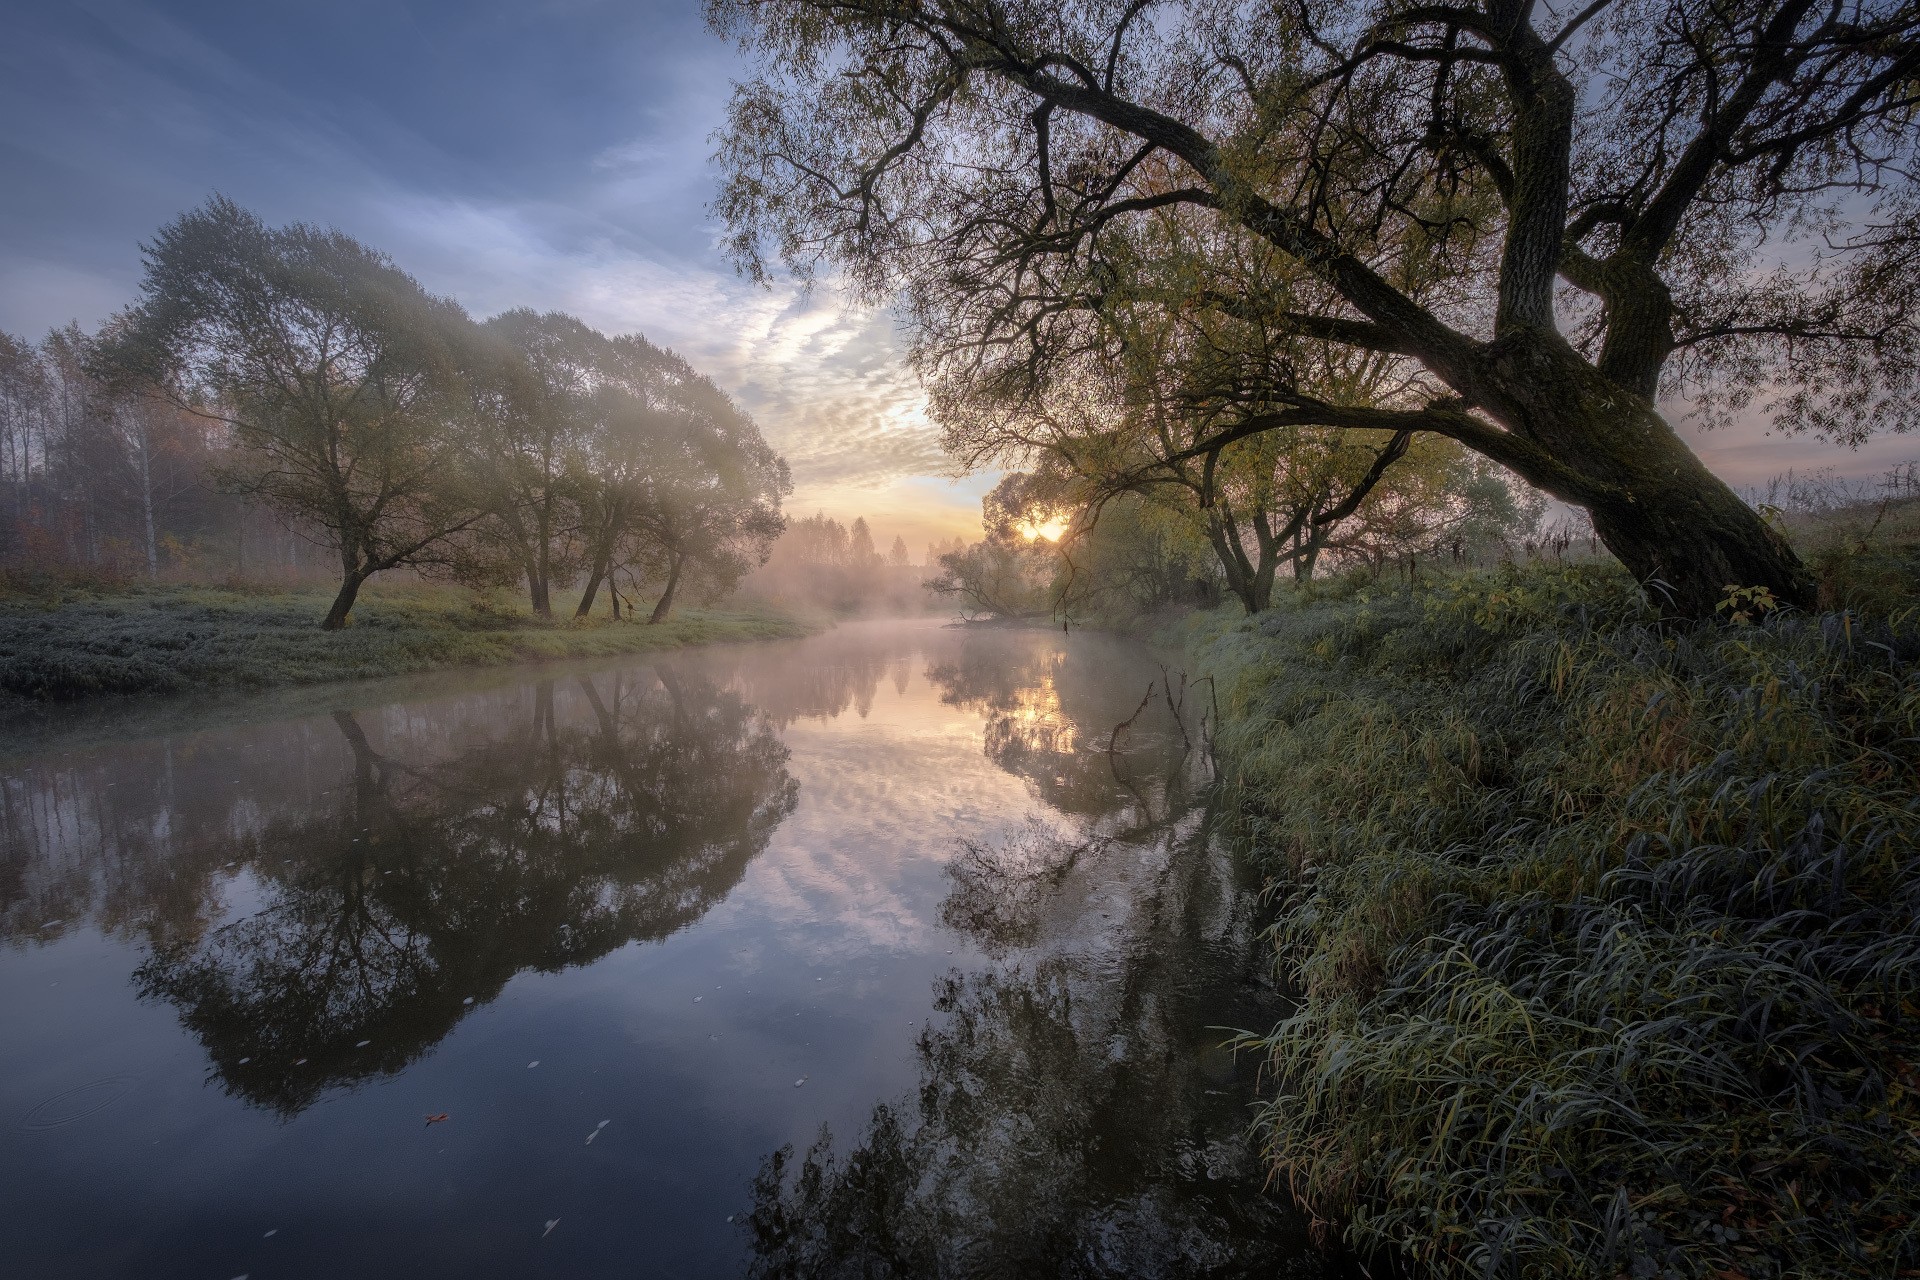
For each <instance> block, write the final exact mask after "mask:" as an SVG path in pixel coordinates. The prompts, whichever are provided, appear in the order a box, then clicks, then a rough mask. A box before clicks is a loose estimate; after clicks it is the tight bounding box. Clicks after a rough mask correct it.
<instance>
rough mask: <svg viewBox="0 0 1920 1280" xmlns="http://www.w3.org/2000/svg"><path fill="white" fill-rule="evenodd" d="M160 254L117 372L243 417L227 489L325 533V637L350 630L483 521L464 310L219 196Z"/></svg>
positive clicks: (116, 341)
mask: <svg viewBox="0 0 1920 1280" xmlns="http://www.w3.org/2000/svg"><path fill="white" fill-rule="evenodd" d="M145 257H146V275H145V278H144V279H143V280H142V282H141V291H142V296H141V300H140V302H139V304H138V305H137V306H136V307H135V308H134V309H133V310H132V311H131V312H130V313H129V314H128V316H127V317H126V319H125V322H124V323H123V324H120V325H117V326H116V330H115V333H114V334H113V336H112V338H111V339H110V340H109V341H107V342H105V343H103V344H102V350H101V353H100V356H99V361H100V364H101V366H102V368H103V369H105V370H108V371H110V372H111V373H112V374H113V375H114V376H116V377H131V378H135V379H140V380H144V381H145V382H146V383H147V384H148V385H151V386H154V387H158V388H161V389H162V390H163V391H164V393H165V394H167V395H169V396H170V397H171V398H172V399H173V400H174V402H175V403H176V404H178V405H180V406H181V407H182V408H185V409H187V410H189V411H191V412H194V413H197V414H201V415H204V416H207V417H213V418H217V419H219V420H221V421H223V422H225V423H226V424H227V425H228V426H229V427H230V428H231V429H232V432H233V437H234V441H235V443H236V444H237V445H238V446H239V447H240V451H241V456H242V457H243V458H244V459H245V461H243V462H242V463H240V464H239V465H236V466H235V467H233V468H231V469H230V470H229V472H228V473H227V474H226V475H225V477H224V478H225V479H226V480H227V481H228V482H229V483H231V484H232V485H233V486H234V487H236V488H238V489H240V490H242V491H244V492H246V493H248V494H250V495H252V496H255V497H257V498H259V499H261V500H263V501H265V502H266V503H267V504H268V505H269V506H272V507H274V508H276V509H278V510H280V511H282V512H284V513H285V514H287V515H289V516H292V517H294V518H296V519H299V520H301V521H303V522H308V523H310V524H311V525H312V526H314V527H317V528H319V529H320V530H322V531H324V534H325V536H326V537H327V539H328V541H329V542H330V543H331V544H332V546H333V548H334V550H335V551H336V552H337V553H338V555H339V557H340V574H341V578H340V590H339V593H338V594H337V595H336V596H335V597H334V601H333V604H332V606H331V607H330V608H329V609H328V610H327V615H326V618H325V619H324V621H322V623H321V626H322V627H325V628H327V629H329V630H332V629H336V628H339V627H343V626H345V625H346V623H347V617H348V615H349V613H350V612H351V611H352V609H353V604H354V600H355V598H356V597H357V596H358V594H359V591H360V588H361V586H362V585H363V584H364V583H365V582H366V580H367V579H368V578H370V577H372V576H373V575H374V574H376V573H379V572H381V571H382V570H385V569H394V568H399V567H401V566H416V567H424V566H431V565H433V564H435V563H437V562H439V561H441V560H442V559H443V558H444V557H445V554H446V552H447V549H448V542H449V539H451V538H452V537H453V535H454V534H456V533H458V532H460V531H461V530H463V529H465V528H467V527H468V526H470V525H472V524H473V523H474V522H475V521H477V520H479V519H480V518H481V516H482V514H483V509H482V507H481V506H480V504H479V502H478V499H477V496H476V495H475V493H474V491H473V489H472V487H471V486H470V485H469V484H467V483H466V477H467V476H468V474H469V467H468V465H467V462H468V458H469V457H470V456H471V451H470V445H471V442H470V441H469V440H467V439H466V438H465V437H464V435H463V433H462V430H461V426H462V424H463V423H464V422H466V418H465V417H464V416H463V414H464V406H463V404H462V399H463V397H462V389H461V388H462V377H463V372H464V370H465V367H466V365H467V364H468V362H469V357H470V355H471V353H472V348H471V338H472V323H471V321H469V320H468V319H467V317H466V314H465V313H464V312H462V311H461V310H460V308H459V307H458V306H457V305H455V304H454V303H452V302H449V301H447V300H445V299H442V298H436V297H433V296H431V295H429V294H428V293H427V292H426V291H424V290H423V289H421V287H420V286H419V284H417V283H416V282H415V281H414V280H413V278H412V277H411V276H408V275H407V274H406V273H404V272H402V271H401V270H400V269H399V268H397V267H395V266H394V265H393V264H392V263H391V262H390V261H388V259H387V258H386V257H385V256H384V255H382V254H380V253H377V252H375V251H374V250H372V249H369V248H367V247H366V246H365V245H362V244H360V243H358V242H357V241H355V240H353V239H351V238H349V237H347V236H345V235H342V234H340V233H339V232H337V231H329V230H324V229H322V228H318V227H312V226H308V225H306V224H304V223H295V224H293V225H291V226H286V227H269V226H267V225H266V224H265V223H263V222H262V221H261V220H260V219H259V218H257V217H255V216H254V215H253V214H251V213H248V212H247V211H246V210H244V209H242V208H240V207H239V206H238V205H236V204H234V203H233V202H232V201H230V200H227V199H226V198H224V197H218V196H216V197H215V198H214V199H212V200H210V201H208V202H207V204H206V205H205V206H203V207H202V208H199V209H196V210H194V211H192V212H190V213H186V214H183V215H181V216H180V217H179V218H177V219H176V220H174V221H173V222H172V223H169V224H168V225H167V226H165V227H163V228H161V230H160V232H159V234H158V235H156V236H155V237H154V241H153V243H152V244H151V245H148V246H147V247H146V249H145Z"/></svg>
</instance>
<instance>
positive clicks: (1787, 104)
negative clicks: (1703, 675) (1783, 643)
mask: <svg viewBox="0 0 1920 1280" xmlns="http://www.w3.org/2000/svg"><path fill="white" fill-rule="evenodd" d="M710 13H711V15H712V18H713V21H714V22H715V24H716V25H717V26H718V27H720V28H721V29H722V30H725V31H728V32H731V33H734V34H736V35H738V36H739V37H740V38H741V39H742V41H743V42H744V43H745V44H747V45H748V46H749V47H750V48H751V49H752V50H754V51H755V52H757V53H758V54H759V55H761V57H762V64H761V76H760V78H759V79H757V80H755V81H753V82H751V83H749V84H746V85H743V86H742V87H741V88H740V89H739V90H738V91H737V92H736V95H735V98H734V102H733V105H732V109H731V120H730V125H729V128H728V131H727V133H726V136H725V137H724V139H723V141H722V144H721V159H722V162H723V164H724V166H725V168H726V171H727V180H726V186H725V189H724V191H723V194H722V197H721V200H720V209H721V211H722V213H723V214H724V215H725V216H726V218H727V220H728V223H729V226H730V228H731V235H732V240H731V243H732V248H733V250H734V252H735V254H736V256H737V258H738V259H739V260H740V261H741V262H742V264H743V265H745V266H746V267H747V268H748V269H749V270H751V271H754V272H756V273H758V272H761V271H763V270H764V263H765V255H766V254H767V253H769V252H777V253H779V254H780V255H782V256H783V257H785V258H786V259H787V260H788V261H789V262H791V263H793V264H795V265H796V266H798V267H800V268H802V269H806V268H807V267H809V266H811V265H812V264H814V263H816V262H819V261H823V260H824V261H828V262H831V263H834V264H836V265H837V266H839V267H841V268H844V269H845V270H846V271H847V272H848V273H849V275H850V277H851V278H852V279H853V280H854V281H855V282H856V283H857V284H858V285H860V286H861V287H863V288H864V289H865V290H866V292H867V293H868V294H869V295H871V296H874V297H894V296H903V297H904V298H905V300H906V302H907V304H908V306H909V308H910V309H911V311H912V313H913V315H914V317H915V319H916V321H917V322H918V326H919V333H918V345H917V355H918V358H919V360H920V362H921V364H922V366H923V367H924V368H925V369H926V370H927V371H928V372H929V373H931V374H932V375H933V376H934V377H935V378H936V379H937V378H941V377H947V376H962V375H967V376H971V375H972V374H973V373H976V372H978V371H980V370H986V371H988V372H992V371H994V370H996V369H1001V368H1009V367H1012V366H1015V365H1020V364H1026V363H1028V362H1030V361H1033V362H1038V363H1039V364H1040V365H1041V366H1042V367H1043V368H1046V367H1054V366H1056V365H1057V364H1058V363H1059V362H1061V361H1064V360H1067V359H1068V358H1070V357H1071V356H1073V355H1074V354H1075V353H1077V352H1079V351H1080V350H1082V349H1083V347H1084V341H1083V340H1084V336H1085V331H1086V328H1087V326H1088V323H1089V321H1088V316H1089V314H1090V313H1092V312H1095V311H1098V310H1099V309H1100V308H1102V307H1105V306H1106V305H1108V302H1109V299H1110V296H1111V295H1112V294H1113V293H1114V292H1115V291H1116V290H1121V291H1124V290H1125V288H1126V287H1127V286H1128V285H1129V283H1131V282H1132V281H1133V280H1134V279H1135V278H1136V270H1137V267H1138V263H1137V262H1136V261H1134V260H1133V259H1131V258H1130V257H1129V256H1128V254H1127V252H1126V233H1127V230H1128V228H1130V227H1132V226H1135V225H1137V224H1138V223H1139V222H1140V221H1141V220H1143V219H1146V218H1150V217H1153V216H1155V214H1156V213H1157V212H1160V211H1170V210H1171V211H1177V212H1178V214H1179V216H1180V217H1181V219H1182V220H1183V225H1184V226H1187V227H1190V228H1191V229H1192V231H1193V233H1194V234H1196V235H1199V236H1202V237H1204V238H1206V239H1208V240H1209V241H1210V242H1212V243H1216V244H1218V245H1219V246H1220V247H1221V251H1222V252H1235V251H1239V250H1243V249H1245V250H1249V251H1258V252H1262V253H1267V252H1270V253H1273V254H1276V255H1278V256H1279V257H1281V258H1283V259H1285V260H1286V261H1287V262H1289V263H1291V264H1292V265H1293V266H1294V267H1295V268H1296V270H1293V271H1289V272H1286V273H1282V274H1281V275H1280V276H1279V277H1278V278H1277V281H1276V284H1277V286H1278V287H1275V288H1273V289H1271V290H1268V291H1263V292H1260V293H1257V294H1238V295H1235V296H1230V297H1225V298H1217V297H1209V296H1207V295H1206V294H1204V293H1202V292H1199V291H1194V292H1191V293H1190V294H1189V295H1188V296H1186V297H1184V298H1181V299H1178V300H1177V301H1178V304H1179V305H1182V306H1189V307H1194V308H1203V309H1210V308H1225V309H1232V310H1237V311H1240V312H1243V313H1245V314H1249V315H1254V316H1258V317H1260V318H1261V319H1262V320H1263V321H1264V322H1267V323H1271V324H1273V325H1275V326H1278V327H1281V328H1284V329H1285V330H1287V331H1288V332H1290V333H1291V334H1293V335H1295V336H1297V337H1299V338H1300V339H1302V340H1306V341H1310V342H1317V343H1322V344H1327V345H1329V346H1334V347H1339V348H1344V349H1349V350H1354V351H1359V352H1363V353H1370V354H1373V355H1377V356H1380V357H1383V358H1387V359H1390V360H1392V361H1394V362H1396V367H1397V368H1398V369H1400V370H1401V371H1402V373H1403V381H1404V386H1403V389H1402V390H1401V391H1400V393H1399V394H1398V395H1397V396H1396V397H1395V398H1394V399H1393V401H1392V402H1391V403H1386V404H1380V405H1366V406H1356V405H1343V404H1338V403H1333V402H1329V401H1327V400H1325V399H1322V398H1320V397H1319V396H1317V395H1315V394H1313V393H1312V390H1311V388H1308V387H1293V386H1288V385H1287V384H1286V383H1285V382H1284V381H1282V382H1279V383H1277V384H1276V385H1274V386H1272V387H1270V388H1268V389H1267V394H1268V395H1269V397H1270V398H1272V399H1273V400H1274V401H1275V402H1276V407H1275V408H1274V409H1272V410H1271V411H1269V412H1263V413H1261V414H1258V415H1255V416H1252V417H1249V418H1248V419H1246V420H1245V421H1242V422H1240V423H1238V424H1237V425H1234V426H1232V427H1229V428H1227V429H1226V430H1225V431H1223V432H1222V433H1221V434H1220V435H1216V436H1215V437H1213V438H1212V439H1210V440H1208V441H1204V442H1202V443H1201V444H1200V445H1199V446H1198V447H1196V450H1195V454H1194V456H1199V455H1200V454H1202V453H1204V452H1206V451H1207V450H1208V449H1210V448H1213V447H1215V446H1218V445H1222V444H1225V443H1227V442H1228V441H1229V440H1230V439H1237V438H1244V437H1245V436H1248V435H1252V434H1257V433H1260V432H1263V431H1270V430H1276V429H1279V428H1283V427H1289V426H1314V427H1333V428H1339V429H1342V430H1352V429H1362V430H1386V431H1390V432H1394V431H1402V430H1416V431H1430V432H1433V433H1435V434H1438V435H1441V436H1445V437H1447V438H1450V439H1453V440H1456V441H1458V442H1459V443H1460V444H1462V445H1464V446H1466V447H1467V448H1469V449H1473V450H1475V451H1477V452H1479V453H1481V454H1483V455H1485V456H1487V457H1488V458H1491V459H1493V460H1494V461H1496V462H1498V463H1500V464H1501V465H1503V466H1505V467H1507V468H1509V469H1510V470H1512V471H1513V472H1514V473H1516V474H1518V475H1519V476H1521V477H1522V478H1524V479H1525V480H1527V481H1528V482H1529V483H1531V484H1533V485H1534V486H1536V487H1538V488H1540V489H1543V490H1545V491H1546V492H1548V493H1551V494H1553V495H1555V496H1557V497H1559V498H1561V499H1563V500H1565V501H1567V502H1568V503H1571V504H1573V505H1576V506H1579V507H1582V508H1585V509H1586V510H1587V511H1589V512H1590V513H1591V515H1592V518H1593V521H1594V525H1595V528H1596V530H1597V531H1598V533H1599V536H1600V537H1601V538H1602V540H1604V541H1605V543H1606V544H1607V546H1608V547H1609V548H1610V549H1611V550H1612V551H1613V552H1614V553H1615V554H1616V555H1618V556H1619V558H1620V559H1621V560H1622V561H1623V562H1624V563H1625V564H1626V565H1627V566H1628V568H1629V569H1630V570H1631V571H1632V572H1633V574H1634V576H1635V577H1636V578H1637V579H1638V580H1639V581H1641V582H1642V583H1643V584H1644V585H1648V586H1649V587H1651V588H1652V589H1653V590H1654V591H1655V592H1656V593H1657V594H1659V595H1660V596H1661V598H1662V600H1663V603H1664V606H1665V607H1666V608H1668V609H1670V610H1671V611H1673V612H1677V613H1680V614H1684V615H1689V616H1695V617H1700V616H1708V615H1710V614H1712V612H1713V611H1714V608H1715V606H1716V604H1717V603H1718V601H1719V600H1720V599H1721V598H1722V596H1723V595H1724V593H1725V591H1726V587H1727V584H1729V583H1733V584H1739V585H1744V586H1752V587H1759V588H1764V589H1765V590H1766V591H1767V592H1769V593H1770V594H1771V596H1772V597H1773V598H1775V599H1778V600H1780V601H1782V602H1786V603H1791V604H1795V605H1801V606H1811V605H1812V604H1813V602H1814V599H1813V597H1814V589H1813V582H1812V579H1811V577H1810V575H1809V574H1808V573H1807V571H1806V569H1805V568H1804V567H1803V566H1802V565H1801V564H1800V562H1799V560H1798V558H1797V557H1796V555H1795V554H1794V552H1793V550H1792V549H1791V548H1790V547H1789V546H1788V545H1787V543H1786V541H1785V540H1784V539H1783V538H1782V537H1781V536H1780V535H1779V533H1778V532H1777V531H1775V530H1774V529H1772V528H1770V527H1769V526H1768V525H1767V524H1766V523H1765V522H1764V521H1763V520H1762V519H1761V517H1760V516H1759V514H1758V513H1756V512H1755V511H1754V510H1752V509H1751V508H1750V507H1748V506H1747V505H1746V504H1745V503H1744V502H1742V501H1741V500H1740V499H1739V498H1738V497H1737V496H1736V495H1735V494H1734V493H1733V492H1732V491H1731V490H1730V489H1728V488H1727V486H1726V485H1725V484H1723V483H1722V482H1721V481H1720V480H1719V479H1717V478H1716V477H1715V476H1713V475H1712V474H1711V473H1710V472H1709V471H1707V469H1706V468H1705V467H1704V466H1703V465H1702V464H1701V462H1700V461H1699V459H1698V458H1697V457H1696V456H1695V455H1694V454H1693V453H1692V452H1691V451H1690V450H1689V449H1688V448H1687V447H1686V445H1685V444H1684V443H1683V442H1682V440H1681V439H1680V437H1679V435H1678V434H1677V433H1676V432H1675V431H1674V429H1673V428H1672V426H1671V425H1670V424H1669V423H1668V422H1667V421H1666V419H1665V418H1664V417H1663V416H1662V415H1661V413H1660V412H1659V410H1658V409H1657V408H1656V405H1655V398H1656V396H1658V395H1659V394H1661V393H1662V391H1663V390H1666V391H1673V390H1685V391H1687V392H1689V393H1690V394H1692V395H1693V396H1694V397H1695V398H1696V399H1697V400H1698V401H1700V402H1702V403H1704V404H1705V405H1706V406H1707V407H1708V408H1709V409H1711V410H1715V411H1718V412H1722V413H1727V412H1734V411H1739V410H1742V409H1745V408H1746V407H1747V406H1748V405H1749V404H1753V403H1758V404H1759V405H1760V406H1761V407H1762V408H1764V409H1765V410H1766V411H1768V412H1769V413H1770V414H1771V416H1772V419H1773V421H1774V422H1775V423H1776V424H1777V425H1779V426H1780V427H1782V428H1784V429H1788V430H1808V431H1814V432H1820V433H1823V434H1827V435H1830V436H1834V437H1838V438H1843V439H1856V440H1857V439H1859V438H1861V437H1862V436H1864V435H1865V434H1867V433H1869V432H1871V431H1874V430H1877V429H1883V428H1891V429H1905V428H1908V427H1911V426H1913V425H1914V422H1915V419H1916V415H1920V404H1917V403H1916V400H1917V399H1920V380H1916V374H1915V368H1916V363H1915V354H1916V350H1917V349H1920V331H1917V330H1916V326H1915V316H1916V310H1917V309H1920V279H1917V278H1916V277H1917V276H1920V273H1916V272H1915V271H1914V270H1913V254H1914V246H1915V244H1916V242H1920V235H1917V234H1916V221H1915V219H1916V210H1920V190H1916V187H1915V183H1914V180H1913V179H1912V177H1911V176H1910V175H1911V174H1912V173H1913V163H1914V161H1915V159H1916V150H1917V149H1920V143H1917V142H1916V139H1920V134H1916V133H1915V131H1914V130H1913V129H1912V127H1911V117H1912V111H1913V107H1914V104H1915V99H1914V94H1913V83H1914V75H1915V69H1916V66H1920V8H1916V7H1915V5H1913V4H1912V3H1910V2H1909V3H1896V4H1891V5H1878V6H1862V5H1851V6H1849V5H1836V6H1828V7H1824V8H1822V7H1817V6H1815V5H1813V4H1811V3H1809V2H1807V0H1769V2H1767V3H1755V4H1748V5H1740V6H1734V7H1731V8H1729V7H1727V6H1724V5H1718V4H1711V3H1708V2H1707V0H1654V2H1651V3H1646V4H1638V3H1628V2H1627V0H1619V2H1618V3H1609V0H1597V2H1596V3H1594V4H1592V5H1589V6H1586V7H1585V8H1583V9H1581V10H1579V11H1578V12H1577V13H1575V14H1573V15H1571V16H1562V15H1558V14H1556V13H1553V12H1550V11H1545V10H1536V9H1534V8H1532V7H1530V6H1524V5H1518V4H1512V3H1508V2H1507V0H1488V2H1487V3H1485V4H1469V5H1453V6H1446V5H1442V6H1432V5H1428V6H1409V5H1405V4H1402V3H1399V2H1398V0H1348V2H1347V3H1342V4H1337V5H1333V6H1319V7H1314V6H1308V7H1300V8H1281V9H1260V10H1243V9H1239V8H1235V7H1231V6H1219V5H1214V4H1211V3H1205V2H1203V0H1192V2H1191V3H1170V4H1164V5H1159V6H1154V7H1152V8H1151V10H1150V12H1149V7H1148V6H1146V5H1143V4H1128V5H1115V6H1080V7H1073V8H1068V9H1064V10H1063V9H1061V8H1060V7H1059V6H1057V5H1053V4H1040V3H1035V2H1033V0H962V2H961V3H958V4H952V5H940V6H935V5H930V4H924V3H919V2H917V0H909V2H908V3H905V4H898V3H885V4H879V3H872V4H869V3H853V4H841V3H828V0H713V3H712V4H711V5H710ZM1843 213H1844V214H1846V215H1849V216H1844V217H1843V216H1842V215H1843ZM1802 232H1806V233H1808V234H1809V235H1811V236H1813V237H1824V239H1820V238H1816V239H1815V240H1814V241H1813V244H1812V246H1811V248H1812V251H1811V252H1807V251H1805V250H1806V248H1807V246H1805V245H1804V244H1803V243H1801V242H1797V241H1795V240H1794V239H1793V237H1794V236H1796V235H1798V234H1800V233H1802ZM1655 584H1657V585H1655Z"/></svg>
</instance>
